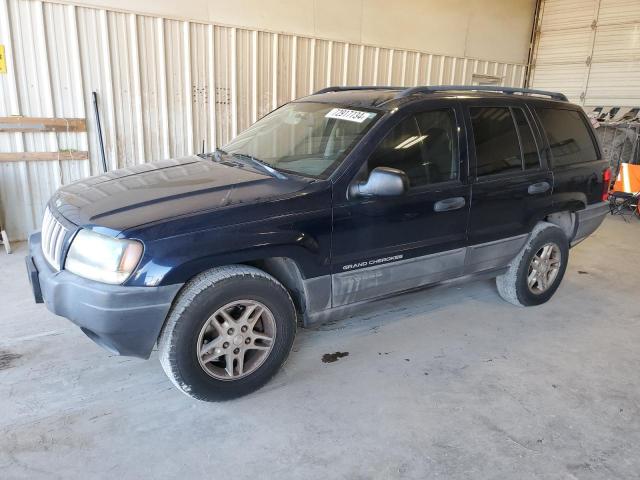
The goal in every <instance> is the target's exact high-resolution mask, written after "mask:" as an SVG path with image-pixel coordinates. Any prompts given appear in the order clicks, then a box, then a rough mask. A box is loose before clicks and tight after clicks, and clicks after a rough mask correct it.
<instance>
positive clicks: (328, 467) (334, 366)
mask: <svg viewBox="0 0 640 480" xmlns="http://www.w3.org/2000/svg"><path fill="white" fill-rule="evenodd" d="M639 240H640V222H638V221H635V220H634V221H632V222H631V223H624V222H622V221H621V220H620V219H619V218H608V219H607V220H606V222H605V224H604V226H603V227H602V228H601V229H600V230H599V231H598V232H597V233H596V235H594V236H593V237H592V238H590V239H588V240H586V241H585V242H584V243H582V244H581V245H579V246H577V247H576V248H575V249H574V250H572V251H571V259H570V263H569V268H568V270H567V274H566V276H565V279H564V283H563V285H562V286H561V288H560V290H559V291H558V292H557V294H556V295H555V297H554V298H553V299H552V300H551V301H550V302H549V303H547V304H546V305H543V306H540V307H535V308H526V309H522V308H516V307H514V306H511V305H509V304H507V303H505V302H503V301H502V300H501V299H500V298H499V297H498V295H497V293H496V291H495V288H494V284H493V282H492V281H478V282H474V283H468V284H465V285H462V286H456V287H450V288H447V289H445V288H437V289H432V290H430V291H423V292H418V293H414V294H410V295H405V296H401V297H396V298H395V299H392V300H389V301H385V302H384V303H379V304H377V305H376V306H375V307H374V308H370V309H369V310H368V311H366V312H363V313H362V314H360V315H358V316H354V317H351V318H349V319H347V320H344V321H341V322H335V323H333V324H329V325H325V326H323V327H321V328H318V329H316V330H307V331H302V332H300V333H299V335H298V338H297V341H296V345H295V347H294V348H295V350H294V352H293V353H292V355H291V357H290V358H289V362H288V363H287V365H286V366H285V367H284V369H283V370H282V371H281V372H280V373H279V374H278V375H277V376H276V378H275V379H274V380H272V382H271V383H270V384H269V385H268V386H267V387H265V388H264V389H262V390H261V391H259V392H258V393H256V394H253V395H251V396H249V397H245V398H243V399H240V400H237V401H233V402H227V403H223V404H206V403H200V402H196V401H193V400H191V399H189V398H187V397H186V396H184V395H183V394H181V393H179V392H178V391H176V390H175V389H173V388H172V386H171V384H170V383H169V381H168V380H167V379H166V378H165V376H164V374H163V372H162V369H161V368H160V365H159V362H158V361H157V355H155V354H154V355H153V356H152V358H151V360H150V361H142V360H137V359H128V358H121V357H114V356H110V355H109V354H107V353H106V352H105V351H103V350H101V349H100V348H99V347H97V346H95V345H94V344H93V343H92V342H91V341H89V340H88V339H87V338H85V337H84V335H83V334H82V333H81V332H80V330H78V329H77V328H76V327H74V326H73V325H72V324H71V323H69V322H68V321H66V320H64V319H62V318H59V317H55V316H53V315H51V314H49V313H48V312H47V311H46V310H45V308H44V307H43V306H41V305H35V304H34V303H33V300H32V298H31V293H30V291H29V288H28V284H27V279H26V275H25V271H24V266H23V258H22V256H23V253H24V246H21V247H18V248H17V251H16V253H15V254H14V255H11V256H7V255H5V254H4V252H2V253H0V271H1V272H2V275H1V277H0V292H1V293H0V305H2V310H1V311H2V317H1V319H0V472H1V473H0V477H1V478H3V479H14V478H25V479H26V478H28V479H36V478H65V479H68V478H82V479H86V478H107V477H108V478H123V479H124V478H154V479H161V478H184V479H187V478H209V479H214V480H217V479H226V478H233V479H234V480H238V479H257V478H259V479H262V478H278V479H288V478H291V479H315V478H318V479H319V478H327V479H332V480H334V479H343V478H344V479H370V478H375V479H387V478H416V479H425V478H430V479H431V478H437V477H441V478H449V479H463V478H464V479H468V478H481V479H492V478H507V479H515V478H517V479H519V480H523V479H528V478H545V479H573V478H579V479H592V478H602V479H605V478H606V479H612V478H624V479H630V478H640V455H638V453H639V452H640V374H639V372H640V348H639V345H640V295H639V294H638V292H639V285H640V282H639V279H640V274H638V268H640V249H638V245H640V242H639ZM336 351H340V352H349V355H348V356H345V357H343V358H340V359H339V360H337V361H336V362H333V363H323V362H322V361H321V358H322V356H323V354H326V353H332V352H336Z"/></svg>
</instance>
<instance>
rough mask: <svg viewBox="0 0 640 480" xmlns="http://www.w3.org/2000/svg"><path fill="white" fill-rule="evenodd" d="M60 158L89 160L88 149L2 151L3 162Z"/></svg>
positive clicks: (1, 158) (43, 160)
mask: <svg viewBox="0 0 640 480" xmlns="http://www.w3.org/2000/svg"><path fill="white" fill-rule="evenodd" d="M58 160H89V152H87V151H62V152H16V153H7V152H2V153H0V163H2V162H51V161H53V162H55V161H58Z"/></svg>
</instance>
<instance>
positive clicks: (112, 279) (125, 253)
mask: <svg viewBox="0 0 640 480" xmlns="http://www.w3.org/2000/svg"><path fill="white" fill-rule="evenodd" d="M140 257H142V244H141V243H140V242H138V241H136V240H120V239H117V238H112V237H108V236H107V235H102V234H100V233H95V232H92V231H91V230H84V229H83V230H80V231H79V232H78V233H77V234H76V236H75V238H74V239H73V242H71V247H69V253H67V259H66V261H65V264H64V268H65V270H69V271H70V272H72V273H75V274H76V275H79V276H81V277H84V278H88V279H90V280H96V281H98V282H103V283H111V284H120V283H123V282H124V281H125V280H126V279H127V278H129V275H131V273H133V270H134V269H135V268H136V266H137V265H138V262H139V261H140Z"/></svg>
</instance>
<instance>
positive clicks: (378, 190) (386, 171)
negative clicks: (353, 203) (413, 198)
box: [349, 167, 409, 198]
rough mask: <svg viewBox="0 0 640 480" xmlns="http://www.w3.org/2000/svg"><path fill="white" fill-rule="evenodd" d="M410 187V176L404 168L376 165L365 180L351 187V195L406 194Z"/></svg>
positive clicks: (392, 195)
mask: <svg viewBox="0 0 640 480" xmlns="http://www.w3.org/2000/svg"><path fill="white" fill-rule="evenodd" d="M408 189H409V178H408V177H407V174H406V173H404V172H403V171H402V170H398V169H396V168H389V167H376V168H374V169H373V170H372V171H371V173H370V174H369V178H368V179H367V180H366V181H364V182H356V183H353V184H352V185H351V186H350V187H349V196H350V197H352V198H358V197H395V196H398V195H404V193H405V192H406V191H407V190H408Z"/></svg>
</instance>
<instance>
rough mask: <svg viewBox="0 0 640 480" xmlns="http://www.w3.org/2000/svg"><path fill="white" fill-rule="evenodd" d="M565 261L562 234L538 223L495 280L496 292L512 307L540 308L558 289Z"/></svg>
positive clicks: (567, 257)
mask: <svg viewBox="0 0 640 480" xmlns="http://www.w3.org/2000/svg"><path fill="white" fill-rule="evenodd" d="M568 260H569V242H568V241H567V237H566V235H565V233H564V231H563V230H562V229H560V228H559V227H557V226H555V225H553V224H551V223H547V222H543V223H539V224H538V225H536V227H535V228H534V229H533V231H532V232H531V236H530V237H529V240H528V241H527V243H526V245H525V246H524V247H523V248H522V250H521V251H520V253H519V254H518V256H517V257H516V258H514V259H513V261H512V262H511V264H510V265H509V269H508V270H507V272H506V273H504V274H503V275H500V276H498V277H497V278H496V285H497V287H498V293H500V296H501V297H502V298H503V299H505V300H506V301H508V302H510V303H513V304H514V305H518V306H531V305H540V304H541V303H544V302H546V301H548V300H549V299H550V298H551V297H552V296H553V294H554V293H555V291H556V290H557V289H558V287H559V286H560V282H561V281H562V277H563V276H564V272H565V270H566V268H567V261H568Z"/></svg>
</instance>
